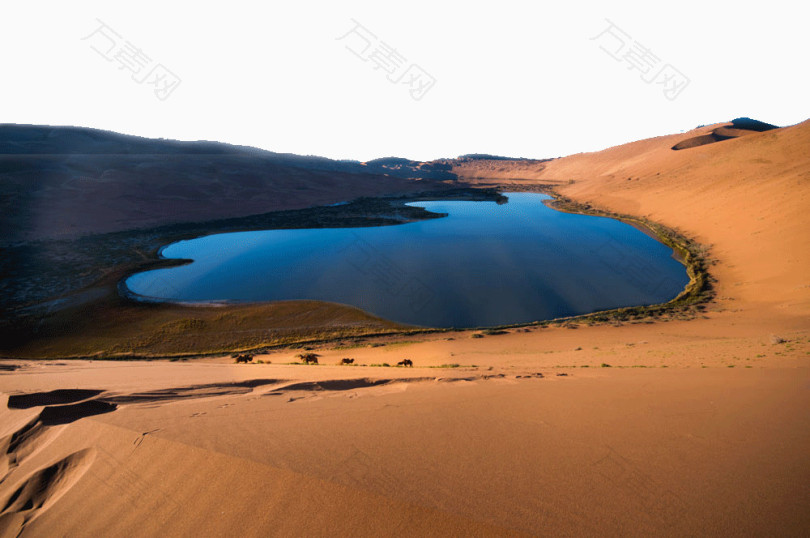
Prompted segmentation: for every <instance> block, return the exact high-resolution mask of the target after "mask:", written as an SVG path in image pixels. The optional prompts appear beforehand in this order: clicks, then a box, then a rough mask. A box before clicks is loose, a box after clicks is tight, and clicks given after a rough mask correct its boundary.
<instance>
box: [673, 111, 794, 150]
mask: <svg viewBox="0 0 810 538" xmlns="http://www.w3.org/2000/svg"><path fill="white" fill-rule="evenodd" d="M778 128H779V127H777V126H776V125H771V124H770V123H765V122H762V121H758V120H752V119H751V118H737V119H735V120H733V121H732V122H731V125H724V126H722V127H718V128H716V129H714V130H712V132H711V133H709V134H705V135H700V136H696V137H694V138H687V139H686V140H682V141H680V142H678V143H677V144H675V145H674V146H672V149H673V150H676V151H677V150H682V149H689V148H696V147H698V146H705V145H706V144H713V143H715V142H722V141H723V140H731V139H732V138H739V137H741V136H745V135H750V134H755V133H762V132H765V131H770V130H772V129H778Z"/></svg>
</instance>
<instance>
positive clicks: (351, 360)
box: [340, 359, 354, 364]
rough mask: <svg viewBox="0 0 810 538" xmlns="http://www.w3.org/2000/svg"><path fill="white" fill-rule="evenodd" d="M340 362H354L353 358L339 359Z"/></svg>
mask: <svg viewBox="0 0 810 538" xmlns="http://www.w3.org/2000/svg"><path fill="white" fill-rule="evenodd" d="M340 364H354V359H340Z"/></svg>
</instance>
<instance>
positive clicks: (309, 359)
mask: <svg viewBox="0 0 810 538" xmlns="http://www.w3.org/2000/svg"><path fill="white" fill-rule="evenodd" d="M298 358H299V359H301V362H303V363H304V364H318V354H317V353H299V354H298Z"/></svg>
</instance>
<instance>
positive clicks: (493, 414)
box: [0, 122, 810, 536]
mask: <svg viewBox="0 0 810 538" xmlns="http://www.w3.org/2000/svg"><path fill="white" fill-rule="evenodd" d="M722 127H724V125H722V124H718V125H712V126H706V127H701V128H699V129H696V130H694V131H690V132H688V133H681V134H677V135H668V136H662V137H657V138H653V139H649V140H643V141H639V142H634V143H631V144H627V145H624V146H619V147H615V148H610V149H607V150H604V151H600V152H595V153H586V154H578V155H572V156H569V157H565V158H561V159H557V160H553V161H549V162H545V163H542V164H541V165H538V164H537V163H528V164H527V163H521V162H509V161H476V162H465V163H461V164H460V165H458V166H457V167H455V168H454V170H453V172H455V173H457V174H459V176H460V177H461V178H464V179H465V180H467V181H469V182H471V183H478V184H482V185H483V184H495V185H499V186H503V188H504V190H508V189H509V188H510V187H511V188H520V187H526V186H533V185H538V184H553V185H557V189H558V191H559V192H560V193H561V194H563V195H565V196H568V197H571V198H572V199H574V200H576V201H578V202H582V203H589V204H592V205H593V206H595V207H599V208H604V209H607V210H611V211H615V212H619V213H624V214H630V215H636V216H642V217H645V218H648V219H651V220H653V221H656V222H660V223H662V224H665V225H667V226H670V227H672V228H675V229H677V230H679V231H681V232H682V233H683V234H685V235H686V236H688V237H690V238H693V239H696V240H697V241H699V242H700V243H702V244H704V245H706V246H708V247H710V253H709V255H710V257H711V259H712V260H713V261H714V263H713V265H712V266H711V268H710V272H711V274H712V276H713V277H714V278H715V279H716V282H715V289H716V299H715V300H714V301H713V302H712V303H710V304H708V305H706V308H705V310H704V311H703V312H702V314H701V315H699V316H698V317H697V318H696V319H693V320H688V321H668V322H637V323H625V324H622V325H619V326H613V325H608V324H605V325H597V326H586V325H579V326H578V327H577V328H565V327H550V328H539V327H532V328H528V329H511V330H510V331H508V334H502V335H494V336H485V337H483V338H471V332H456V333H440V334H421V335H410V336H385V337H380V338H377V339H376V340H370V341H368V343H369V344H373V345H364V346H361V347H350V346H339V345H338V344H337V343H332V344H324V345H322V346H320V347H319V348H316V349H315V350H313V351H314V352H316V353H318V354H320V358H319V360H320V365H318V366H303V365H295V364H288V363H291V362H294V361H295V360H296V359H295V353H296V351H294V350H278V351H274V352H271V353H267V354H264V355H258V356H256V357H255V359H254V361H262V362H263V363H261V364H255V363H254V364H247V365H236V364H233V360H232V359H230V358H229V357H214V358H207V359H196V360H189V361H176V362H169V361H150V362H114V361H44V362H38V361H23V360H6V361H2V362H1V363H0V367H1V368H2V369H0V392H2V393H3V396H2V399H3V401H1V402H0V407H2V410H0V439H2V453H3V454H5V457H4V460H3V461H2V462H0V474H2V476H3V478H2V481H1V482H0V513H1V515H0V530H1V531H2V532H3V533H5V534H4V535H10V536H14V535H16V534H17V533H19V532H20V531H22V535H23V536H27V535H30V536H38V535H78V536H98V535H106V536H121V535H130V536H131V535H147V536H152V535H226V534H227V535H248V536H265V535H279V536H290V535H300V536H325V535H330V536H335V535H338V536H339V535H375V536H378V535H405V536H425V535H435V536H448V535H453V536H499V535H505V536H520V535H555V536H556V535H565V536H568V535H572V536H573V535H588V536H597V535H598V536H603V535H607V536H618V535H628V534H631V535H642V534H643V535H647V534H653V533H654V534H658V535H665V536H684V535H699V536H705V535H769V536H770V535H774V536H789V535H806V534H807V533H808V531H810V510H808V508H810V459H809V458H808V454H810V415H808V413H807V410H808V409H810V198H809V197H808V193H810V151H808V149H810V122H805V123H802V124H799V125H796V126H792V127H786V128H782V129H778V130H773V131H767V132H757V133H748V134H746V135H745V136H739V137H737V138H733V139H727V140H722V141H718V142H715V143H711V144H705V145H700V146H694V147H688V148H686V149H681V150H677V151H675V150H672V149H671V148H672V147H673V146H674V145H676V144H678V143H679V142H681V141H683V140H687V139H691V138H695V137H700V136H705V135H708V134H710V133H712V132H713V131H714V130H715V129H718V128H722ZM343 357H351V358H354V359H355V363H356V364H357V365H356V366H337V365H336V364H337V363H338V362H339V361H340V359H341V358H343ZM406 357H407V358H410V359H412V360H413V362H414V364H415V367H414V368H394V367H381V366H371V365H372V364H383V363H388V364H395V363H396V362H398V361H400V360H402V359H403V358H406ZM442 365H444V366H445V367H441V366H442ZM449 365H454V366H455V365H457V366H455V367H448V366H449ZM53 391H56V392H53Z"/></svg>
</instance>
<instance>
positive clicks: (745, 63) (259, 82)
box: [0, 0, 810, 160]
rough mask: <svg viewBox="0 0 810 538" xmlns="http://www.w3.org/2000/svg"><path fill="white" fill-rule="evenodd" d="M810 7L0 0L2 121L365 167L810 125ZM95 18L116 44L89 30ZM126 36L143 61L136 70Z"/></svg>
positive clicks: (550, 153) (543, 153)
mask: <svg viewBox="0 0 810 538" xmlns="http://www.w3.org/2000/svg"><path fill="white" fill-rule="evenodd" d="M803 7H804V6H803V5H802V3H801V2H797V1H796V0H791V1H786V2H783V1H774V0H771V1H769V2H744V1H739V0H738V1H734V2H730V1H714V2H710V1H706V0H702V1H699V2H693V1H685V0H681V1H679V2H650V1H647V2H623V1H617V2H575V1H571V2H538V1H525V2H517V1H499V2H480V3H479V2H440V1H439V0H431V1H421V0H409V1H408V2H380V1H366V2H361V1H347V2H329V1H318V2H307V1H299V2H246V1H241V0H229V1H228V2H204V1H201V2H179V1H175V2H170V1H166V0H162V1H150V0H146V1H139V2H112V1H109V0H107V1H104V2H102V1H98V2H90V1H72V2H65V1H52V2H47V1H36V0H29V1H27V2H11V1H4V2H3V3H2V5H0V51H2V52H0V58H2V78H0V82H2V84H0V107H1V108H0V110H2V113H0V122H10V123H34V124H50V125H79V126H86V127H96V128H102V129H110V130H114V131H119V132H124V133H129V134H137V135H142V136H149V137H163V138H176V139H182V140H200V139H205V140H218V141H223V142H230V143H234V144H244V145H251V146H257V147H261V148H264V149H268V150H272V151H280V152H292V153H298V154H310V155H323V156H327V157H332V158H351V159H360V160H368V159H372V158H376V157H383V156H390V155H396V156H401V157H409V158H412V159H418V160H429V159H434V158H438V157H453V156H456V155H459V154H463V153H494V154H500V155H509V156H524V157H534V158H543V157H556V156H561V155H567V154H571V153H577V152H581V151H592V150H597V149H601V148H604V147H608V146H612V145H616V144H620V143H624V142H629V141H631V140H637V139H641V138H647V137H650V136H656V135H662V134H668V133H673V132H679V131H683V130H688V129H691V128H693V127H695V126H697V125H698V124H707V123H715V122H720V121H727V120H731V119H733V118H735V117H738V116H749V117H752V118H756V119H760V120H762V121H766V122H770V123H775V124H777V125H789V124H794V123H798V122H800V121H803V120H805V119H807V117H808V116H810V114H808V112H807V109H806V103H807V92H808V82H810V75H808V67H807V66H808V64H807V59H806V55H807V52H808V51H810V32H808V31H807V29H806V24H807V22H806V21H807V18H806V16H805V13H804V12H803ZM96 19H100V20H102V21H104V23H106V24H107V25H108V27H109V31H114V32H115V33H117V34H118V35H119V36H120V39H117V38H116V43H114V44H113V42H112V41H110V40H106V41H105V39H104V35H101V34H95V35H91V34H93V32H94V31H95V30H96V29H97V28H98V27H99V23H98V22H97V21H96ZM351 19H355V20H356V21H358V22H359V23H360V24H362V26H363V27H364V28H365V29H366V31H368V32H371V33H373V34H374V35H375V36H376V40H375V39H372V38H370V37H369V36H368V35H367V34H364V35H365V37H366V38H368V39H369V43H368V48H366V42H365V41H362V38H361V37H360V36H359V35H358V34H357V33H355V34H350V35H349V36H348V37H346V38H345V39H343V40H339V39H337V38H338V37H340V36H342V35H345V34H347V33H348V32H349V31H350V30H351V29H352V27H353V26H354V23H353V22H352V20H351ZM605 19H610V20H611V21H613V23H615V25H616V27H617V30H616V31H614V32H612V33H610V34H604V35H602V37H601V38H599V39H591V38H593V37H595V36H597V35H599V34H600V33H601V32H602V31H603V30H605V29H606V28H607V27H608V23H607V22H606V20H605ZM619 30H620V31H623V32H624V34H620V33H619ZM361 31H362V30H361ZM105 32H107V30H105ZM107 35H108V36H109V35H112V34H110V33H107ZM87 36H91V37H90V38H88V39H85V40H82V38H84V37H87ZM615 36H622V37H621V38H617V37H615ZM127 42H129V44H131V45H132V46H134V47H136V48H138V49H141V50H142V51H143V53H145V54H146V55H147V56H148V57H149V59H150V61H148V62H147V61H146V60H141V61H140V62H134V61H133V60H132V58H131V56H127V55H126V52H127V50H126V49H125V48H123V47H124V46H125V45H126V43H127ZM386 45H387V46H389V47H391V48H393V49H395V50H396V52H397V53H398V54H399V55H400V56H399V60H398V61H395V62H391V61H390V60H388V63H384V61H385V60H384V59H381V60H379V62H380V64H381V65H380V68H379V69H377V70H375V69H374V65H375V64H374V60H375V59H377V58H384V57H383V55H382V54H381V52H382V51H383V50H384V47H385V46H386ZM640 46H643V47H646V48H647V49H649V51H651V52H652V54H654V55H655V57H657V59H658V61H657V62H656V61H655V60H654V59H651V58H650V59H648V61H647V62H643V63H639V64H637V65H639V66H640V67H641V68H642V69H645V70H647V71H648V72H647V75H646V76H647V77H650V78H652V79H653V81H652V82H650V83H646V82H645V81H644V80H642V78H641V76H642V75H643V72H642V71H641V70H638V69H635V70H634V69H629V68H630V67H631V65H632V64H631V62H632V60H633V59H634V58H638V57H637V56H634V55H633V54H634V53H635V52H638V51H639V50H640V49H639V47H640ZM93 47H95V48H96V49H101V50H102V52H105V54H107V56H108V57H109V58H112V59H110V60H109V61H108V60H107V59H105V58H104V57H103V56H102V55H101V54H99V53H97V52H95V51H94V50H93ZM107 47H110V48H112V50H111V52H107V50H108V48H107ZM346 47H349V48H351V49H353V50H355V51H357V52H359V53H360V54H361V55H363V56H364V57H365V58H366V61H363V60H362V59H361V58H360V57H358V56H356V55H354V54H353V53H352V52H351V51H350V50H348V49H347V48H346ZM602 48H605V49H610V50H612V51H614V55H616V56H617V57H618V60H616V59H614V58H613V57H611V56H610V55H609V54H608V53H607V52H605V51H603V50H602ZM374 51H376V54H375V55H374V56H373V57H372V56H371V54H372V52H374ZM628 53H629V55H627V56H626V54H628ZM116 54H118V56H117V59H116ZM141 64H145V65H141ZM156 64H162V65H163V66H164V67H166V68H168V69H169V70H170V71H172V72H173V73H175V74H176V75H177V76H178V77H179V78H180V79H181V81H182V82H181V83H180V85H179V86H177V88H176V90H175V91H173V92H172V93H171V94H170V95H169V96H168V98H166V99H165V100H160V99H158V98H157V96H156V95H155V93H154V91H153V90H154V89H155V86H153V85H150V78H149V77H150V76H151V77H152V78H154V73H151V69H152V67H153V66H154V65H156ZM411 64H416V65H417V66H419V67H421V68H422V69H423V70H424V71H425V72H427V73H428V74H429V75H430V76H432V77H434V78H435V81H436V82H435V85H434V86H433V87H431V88H429V89H428V90H427V91H426V92H424V94H423V95H422V98H421V99H420V100H415V99H413V98H412V96H411V94H410V89H411V88H417V86H416V84H418V83H419V81H420V80H421V81H422V82H428V81H429V79H425V78H423V79H417V80H416V81H415V82H414V86H413V87H409V86H408V85H406V84H403V83H402V82H400V83H399V84H394V83H392V82H390V81H389V80H388V78H387V75H388V73H386V71H385V69H390V70H392V71H393V73H392V74H391V75H390V77H391V78H392V79H396V78H397V77H399V76H400V75H403V74H404V73H405V70H406V69H407V68H408V67H409V66H410V65H411ZM666 64H669V65H670V66H672V67H674V68H675V69H677V70H678V71H680V72H681V73H682V75H684V76H686V77H688V79H689V80H690V82H689V84H688V86H686V87H685V89H683V91H682V93H680V94H679V95H677V97H676V98H675V99H674V100H670V99H667V98H666V97H665V95H664V93H663V90H664V88H665V86H664V85H662V84H656V83H655V81H660V80H662V78H661V77H663V76H664V75H665V74H667V73H671V70H665V71H664V73H663V74H662V75H658V72H659V70H660V69H661V68H663V67H664V66H665V65H666ZM667 69H669V68H667ZM414 72H415V71H413V70H412V71H410V74H413V73H414ZM133 76H135V77H136V78H137V77H141V78H143V77H146V80H145V81H143V82H141V83H138V82H136V81H135V80H133V78H132V77H133ZM656 76H658V77H659V78H656ZM405 77H407V78H403V79H402V80H409V79H410V77H409V76H408V75H407V74H406V75H405ZM166 80H168V79H164V81H166ZM677 80H678V78H677V77H676V78H673V79H669V84H672V83H674V82H677ZM151 82H154V80H151ZM802 103H805V106H803V105H802Z"/></svg>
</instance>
